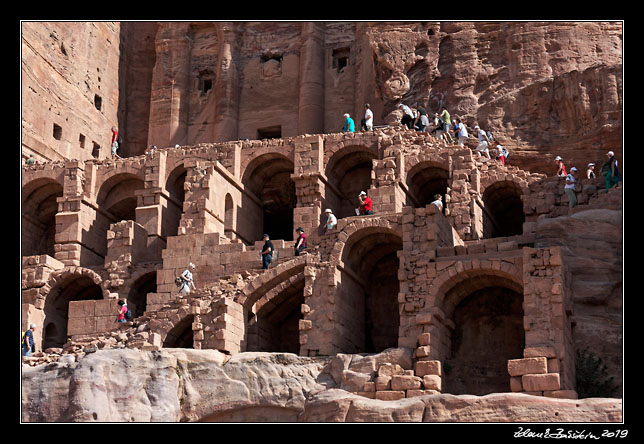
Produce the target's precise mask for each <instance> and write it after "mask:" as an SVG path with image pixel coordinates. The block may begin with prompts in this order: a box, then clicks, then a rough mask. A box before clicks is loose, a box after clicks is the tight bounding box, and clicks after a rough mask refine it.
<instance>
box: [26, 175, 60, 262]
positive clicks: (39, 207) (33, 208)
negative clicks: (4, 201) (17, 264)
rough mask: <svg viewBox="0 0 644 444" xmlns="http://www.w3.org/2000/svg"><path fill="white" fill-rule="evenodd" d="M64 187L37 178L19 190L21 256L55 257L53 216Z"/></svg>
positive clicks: (54, 219) (54, 223) (54, 220)
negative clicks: (20, 191) (20, 192)
mask: <svg viewBox="0 0 644 444" xmlns="http://www.w3.org/2000/svg"><path fill="white" fill-rule="evenodd" d="M62 196H63V187H62V186H61V185H60V184H59V183H58V182H56V181H53V180H50V179H37V180H34V181H33V182H31V183H29V184H28V185H27V186H25V187H24V188H23V190H22V208H21V210H22V218H21V221H22V223H21V248H22V255H23V256H35V255H41V254H48V255H49V256H52V257H53V256H54V244H55V236H56V213H57V212H58V202H57V201H56V199H57V198H58V197H62Z"/></svg>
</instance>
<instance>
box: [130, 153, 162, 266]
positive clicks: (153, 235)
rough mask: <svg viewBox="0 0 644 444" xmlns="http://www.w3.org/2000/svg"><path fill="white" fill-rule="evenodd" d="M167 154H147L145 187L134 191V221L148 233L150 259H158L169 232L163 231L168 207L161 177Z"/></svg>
mask: <svg viewBox="0 0 644 444" xmlns="http://www.w3.org/2000/svg"><path fill="white" fill-rule="evenodd" d="M166 157H167V154H166V153H165V152H163V151H157V152H154V153H153V154H152V155H150V156H147V158H146V165H145V188H144V189H142V190H137V191H136V192H135V194H136V196H137V204H136V222H137V223H139V224H141V225H142V226H143V228H145V230H146V231H147V233H148V246H149V248H150V250H151V251H150V259H155V258H156V259H160V258H161V251H162V250H163V249H164V248H165V245H166V241H165V239H166V238H167V236H168V235H169V233H165V232H163V214H164V210H165V209H167V207H168V199H169V196H168V193H167V191H165V190H164V184H163V183H161V178H163V177H165V166H166Z"/></svg>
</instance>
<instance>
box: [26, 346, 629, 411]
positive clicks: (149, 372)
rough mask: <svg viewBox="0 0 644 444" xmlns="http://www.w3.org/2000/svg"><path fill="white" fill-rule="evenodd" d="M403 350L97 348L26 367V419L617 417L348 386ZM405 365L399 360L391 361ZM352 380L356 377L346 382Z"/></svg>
mask: <svg viewBox="0 0 644 444" xmlns="http://www.w3.org/2000/svg"><path fill="white" fill-rule="evenodd" d="M409 359H410V357H409V356H408V355H407V353H405V352H404V351H401V350H399V349H390V350H387V351H386V352H383V353H381V354H377V355H369V356H363V355H351V356H349V355H338V356H336V357H332V358H306V357H299V356H296V355H292V354H287V353H241V354H238V355H235V356H233V357H229V356H226V355H224V354H222V353H220V352H218V351H216V350H189V349H164V350H162V351H152V352H144V351H139V350H129V349H122V350H99V351H97V352H95V353H91V354H88V355H86V356H85V357H84V358H82V359H81V360H80V361H78V362H74V361H73V360H71V359H67V360H66V359H61V360H59V361H58V362H56V363H51V364H47V365H42V366H38V367H28V366H25V367H24V369H23V378H22V420H23V421H24V422H93V421H97V422H121V421H122V422H189V421H217V422H225V421H235V422H247V421H253V422H280V421H288V422H302V421H304V422H345V421H346V422H352V421H355V422H363V421H365V422H381V421H397V422H398V421H400V422H403V421H418V422H420V421H423V422H439V421H453V422H460V421H476V422H485V421H510V422H512V421H520V422H524V421H540V422H548V421H607V422H611V421H620V420H621V405H622V402H621V400H619V399H586V400H562V399H552V398H543V397H536V396H528V395H523V394H509V393H505V394H496V395H488V396H483V397H478V396H454V395H425V396H420V397H417V398H409V399H403V400H400V401H381V400H374V399H367V398H364V397H362V396H359V395H356V394H352V393H349V392H348V391H346V390H343V389H341V388H339V387H346V388H347V389H351V387H350V386H347V381H348V380H350V378H348V377H347V375H354V376H355V375H360V374H363V375H372V374H373V373H374V372H375V369H376V368H377V366H379V365H380V364H381V363H383V362H394V363H397V362H400V363H402V364H405V365H406V364H409V362H408V361H409ZM394 365H399V364H394ZM349 385H350V384H349Z"/></svg>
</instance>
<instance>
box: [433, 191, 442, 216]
mask: <svg viewBox="0 0 644 444" xmlns="http://www.w3.org/2000/svg"><path fill="white" fill-rule="evenodd" d="M442 199H443V196H441V195H440V194H434V201H433V202H432V203H431V205H436V206H437V207H438V210H439V211H440V212H441V213H442V212H443V200H442Z"/></svg>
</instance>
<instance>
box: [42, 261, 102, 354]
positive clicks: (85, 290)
mask: <svg viewBox="0 0 644 444" xmlns="http://www.w3.org/2000/svg"><path fill="white" fill-rule="evenodd" d="M100 299H103V291H102V290H101V287H100V286H99V285H98V284H97V283H96V282H94V280H93V279H92V278H90V277H89V276H87V275H82V274H81V275H75V274H72V275H69V276H67V277H65V278H64V279H62V280H61V281H59V282H58V283H57V284H56V285H55V286H54V287H53V288H52V289H51V290H50V291H49V294H48V295H47V298H46V300H45V308H44V312H45V319H44V321H43V333H44V334H43V350H45V349H47V348H49V347H62V346H63V344H65V342H67V322H68V319H69V316H68V314H69V303H70V302H71V301H87V300H100Z"/></svg>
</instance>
